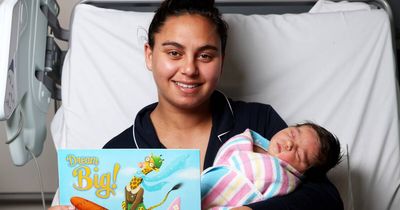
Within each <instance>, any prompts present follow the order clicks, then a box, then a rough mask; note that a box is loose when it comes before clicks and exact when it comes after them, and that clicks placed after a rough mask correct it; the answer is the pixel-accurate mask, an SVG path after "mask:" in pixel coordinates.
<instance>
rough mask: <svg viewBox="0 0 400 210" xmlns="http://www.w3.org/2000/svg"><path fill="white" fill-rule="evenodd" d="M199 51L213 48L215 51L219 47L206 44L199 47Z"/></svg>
mask: <svg viewBox="0 0 400 210" xmlns="http://www.w3.org/2000/svg"><path fill="white" fill-rule="evenodd" d="M198 50H199V51H204V50H213V51H219V49H218V47H216V46H214V45H208V44H207V45H204V46H202V47H199V49H198Z"/></svg>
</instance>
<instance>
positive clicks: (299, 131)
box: [268, 125, 321, 173]
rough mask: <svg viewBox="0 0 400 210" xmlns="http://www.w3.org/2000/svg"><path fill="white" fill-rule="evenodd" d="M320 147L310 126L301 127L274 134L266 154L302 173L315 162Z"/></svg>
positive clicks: (289, 128) (316, 135)
mask: <svg viewBox="0 0 400 210" xmlns="http://www.w3.org/2000/svg"><path fill="white" fill-rule="evenodd" d="M320 147H321V146H320V143H319V138H318V134H317V132H316V131H315V130H314V129H313V128H312V127H310V126H306V125H302V126H295V127H288V128H286V129H283V130H281V131H279V132H278V133H276V134H275V135H274V136H273V137H272V138H271V141H270V145H269V148H268V153H269V154H270V155H272V156H275V157H277V158H279V159H281V160H283V161H285V162H287V163H289V164H290V165H291V166H293V167H294V168H295V169H297V170H298V171H299V172H300V173H304V172H306V170H307V169H309V168H310V167H311V166H313V165H314V164H315V163H316V162H317V155H318V153H319V151H320Z"/></svg>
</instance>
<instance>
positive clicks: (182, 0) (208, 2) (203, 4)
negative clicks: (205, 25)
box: [164, 0, 215, 10]
mask: <svg viewBox="0 0 400 210" xmlns="http://www.w3.org/2000/svg"><path fill="white" fill-rule="evenodd" d="M164 3H166V4H167V5H168V6H167V7H168V9H170V10H182V9H183V10H185V9H190V8H197V9H200V8H207V9H210V8H213V7H214V3H215V1H214V0H166V1H165V2H164Z"/></svg>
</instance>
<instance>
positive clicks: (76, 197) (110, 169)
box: [57, 149, 201, 210]
mask: <svg viewBox="0 0 400 210" xmlns="http://www.w3.org/2000/svg"><path fill="white" fill-rule="evenodd" d="M57 155H58V173H59V190H60V204H61V205H71V204H73V205H74V206H75V207H77V208H78V209H80V210H85V209H91V210H93V209H112V210H117V209H123V210H131V209H133V210H150V209H160V210H179V209H184V210H187V209H190V210H200V209H201V195H200V152H199V150H178V149H98V150H76V149H73V150H71V149H60V150H58V151H57Z"/></svg>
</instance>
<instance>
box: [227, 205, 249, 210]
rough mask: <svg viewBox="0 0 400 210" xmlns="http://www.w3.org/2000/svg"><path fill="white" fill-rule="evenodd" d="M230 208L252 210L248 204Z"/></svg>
mask: <svg viewBox="0 0 400 210" xmlns="http://www.w3.org/2000/svg"><path fill="white" fill-rule="evenodd" d="M231 210H252V209H251V208H250V207H248V206H240V207H236V208H233V209H231Z"/></svg>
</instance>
